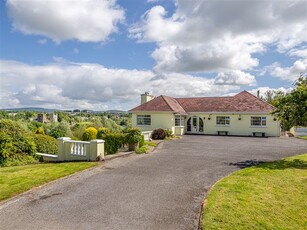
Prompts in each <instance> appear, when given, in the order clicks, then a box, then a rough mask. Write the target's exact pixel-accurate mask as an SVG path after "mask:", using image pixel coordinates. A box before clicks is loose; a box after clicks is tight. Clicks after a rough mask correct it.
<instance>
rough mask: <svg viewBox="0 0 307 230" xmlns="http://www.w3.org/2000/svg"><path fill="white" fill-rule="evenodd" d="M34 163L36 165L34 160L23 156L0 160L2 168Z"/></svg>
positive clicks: (36, 161)
mask: <svg viewBox="0 0 307 230" xmlns="http://www.w3.org/2000/svg"><path fill="white" fill-rule="evenodd" d="M35 163H38V160H37V159H36V158H34V157H33V156H29V155H25V154H19V155H14V156H13V157H12V158H6V159H3V160H1V159H0V165H1V166H2V167H10V166H20V165H27V164H35Z"/></svg>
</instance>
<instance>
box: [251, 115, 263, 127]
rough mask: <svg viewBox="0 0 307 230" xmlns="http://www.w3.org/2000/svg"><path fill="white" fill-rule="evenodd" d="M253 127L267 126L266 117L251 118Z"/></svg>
mask: <svg viewBox="0 0 307 230" xmlns="http://www.w3.org/2000/svg"><path fill="white" fill-rule="evenodd" d="M251 126H266V117H251Z"/></svg>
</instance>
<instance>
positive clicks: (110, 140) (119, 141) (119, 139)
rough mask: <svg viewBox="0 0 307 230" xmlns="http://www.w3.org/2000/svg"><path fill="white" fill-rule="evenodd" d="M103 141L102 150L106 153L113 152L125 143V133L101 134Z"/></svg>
mask: <svg viewBox="0 0 307 230" xmlns="http://www.w3.org/2000/svg"><path fill="white" fill-rule="evenodd" d="M102 139H103V140H104V141H105V145H104V150H105V152H106V153H107V154H114V153H116V152H117V151H118V149H119V148H120V147H121V146H123V145H124V144H126V134H124V133H108V134H104V135H103V136H102Z"/></svg>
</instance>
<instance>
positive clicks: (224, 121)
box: [216, 116, 230, 125]
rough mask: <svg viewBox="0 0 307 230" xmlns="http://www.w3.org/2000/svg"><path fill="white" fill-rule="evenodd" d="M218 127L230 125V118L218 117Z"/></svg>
mask: <svg viewBox="0 0 307 230" xmlns="http://www.w3.org/2000/svg"><path fill="white" fill-rule="evenodd" d="M216 124H217V125H230V117H226V116H217V117H216Z"/></svg>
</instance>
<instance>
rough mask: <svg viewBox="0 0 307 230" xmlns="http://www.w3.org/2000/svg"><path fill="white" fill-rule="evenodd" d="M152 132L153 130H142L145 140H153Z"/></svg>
mask: <svg viewBox="0 0 307 230" xmlns="http://www.w3.org/2000/svg"><path fill="white" fill-rule="evenodd" d="M151 133H152V131H145V132H142V135H143V136H144V140H145V141H150V140H151Z"/></svg>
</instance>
